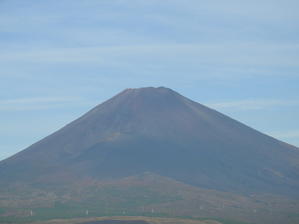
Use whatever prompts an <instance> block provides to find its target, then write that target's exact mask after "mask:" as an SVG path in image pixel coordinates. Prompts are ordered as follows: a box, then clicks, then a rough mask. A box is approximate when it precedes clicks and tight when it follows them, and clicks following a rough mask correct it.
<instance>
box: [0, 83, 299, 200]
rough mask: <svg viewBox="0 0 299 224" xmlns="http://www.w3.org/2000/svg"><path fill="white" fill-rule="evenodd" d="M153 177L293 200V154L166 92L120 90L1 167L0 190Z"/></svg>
mask: <svg viewBox="0 0 299 224" xmlns="http://www.w3.org/2000/svg"><path fill="white" fill-rule="evenodd" d="M145 173H151V174H154V175H157V176H159V177H163V178H170V179H171V180H173V181H176V182H178V183H182V184H185V185H188V186H192V187H194V188H201V189H209V190H216V191H221V192H231V193H234V194H239V195H251V194H273V195H284V196H286V197H299V190H298V189H299V151H298V148H296V147H294V146H291V145H288V144H286V143H283V142H281V141H278V140H276V139H274V138H272V137H270V136H267V135H265V134H262V133H260V132H258V131H256V130H254V129H252V128H250V127H248V126H246V125H244V124H242V123H240V122H238V121H236V120H233V119H231V118H229V117H227V116H225V115H223V114H221V113H219V112H217V111H215V110H213V109H210V108H208V107H206V106H204V105H201V104H199V103H196V102H194V101H192V100H190V99H188V98H186V97H184V96H182V95H180V94H178V93H177V92H175V91H173V90H171V89H168V88H164V87H159V88H152V87H149V88H139V89H126V90H124V91H122V92H121V93H119V94H118V95H116V96H114V97H113V98H111V99H109V100H107V101H106V102H104V103H102V104H100V105H98V106H96V107H95V108H94V109H92V110H90V111H89V112H87V113H86V114H84V115H83V116H82V117H80V118H78V119H77V120H75V121H73V122H71V123H70V124H68V125H66V126H65V127H63V128H62V129H60V130H58V131H57V132H55V133H53V134H52V135H50V136H48V137H46V138H44V139H42V140H41V141H39V142H37V143H35V144H33V145H32V146H30V147H28V148H27V149H25V150H23V151H21V152H20V153H17V154H16V155H14V156H12V157H10V158H8V159H6V160H4V161H1V162H0V185H1V186H13V185H14V184H16V183H18V184H20V183H21V184H27V185H28V184H29V185H32V184H33V185H34V186H39V187H40V188H41V189H43V188H44V187H45V186H46V187H47V188H51V186H55V189H56V188H57V187H58V186H69V187H70V188H71V187H72V186H74V185H78V184H79V183H84V182H86V181H90V180H92V181H97V182H101V183H104V182H109V181H114V180H120V179H123V178H127V177H137V176H140V175H143V174H145Z"/></svg>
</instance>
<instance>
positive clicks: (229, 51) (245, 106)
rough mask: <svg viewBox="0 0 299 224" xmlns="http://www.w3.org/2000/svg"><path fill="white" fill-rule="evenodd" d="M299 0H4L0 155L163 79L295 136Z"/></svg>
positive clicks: (278, 133) (298, 134) (281, 135)
mask: <svg viewBox="0 0 299 224" xmlns="http://www.w3.org/2000/svg"><path fill="white" fill-rule="evenodd" d="M298 8H299V2H298V1H297V0H271V1H270V0H259V1H257V0H251V1H241V0H239V1H233V0H227V1H223V0H218V1H216V0H209V1H199V0H184V1H182V0H84V1H83V0H51V1H40V0H26V1H22V0H0V90H1V91H0V114H1V116H0V160H1V159H4V158H6V157H8V156H10V155H12V154H14V153H16V152H18V151H20V150H22V149H24V148H26V147H28V146H29V145H30V144H32V143H34V142H35V141H37V140H39V139H41V138H43V137H45V136H47V135H48V134H50V133H52V132H54V131H55V130H57V129H59V128H60V127H62V126H63V125H65V124H67V123H68V122H70V121H72V120H73V119H75V118H77V117H78V116H80V115H82V114H83V113H84V112H86V111H87V110H89V109H91V108H92V107H94V106H95V105H97V104H99V103H101V102H102V101H104V100H106V99H108V98H110V97H112V96H113V95H115V94H117V93H118V92H119V91H121V90H123V89H125V88H134V87H144V86H166V87H169V88H172V89H174V90H176V91H178V92H180V93H181V94H183V95H185V96H187V97H189V98H191V99H193V100H195V101H198V102H200V103H203V104H205V105H208V106H210V107H212V108H214V109H216V110H218V111H220V112H223V113H225V114H227V115H229V116H231V117H233V118H235V119H237V120H239V121H241V122H243V123H245V124H247V125H249V126H251V127H253V128H255V129H258V130H260V131H262V132H264V133H266V134H269V135H271V136H274V137H276V138H278V139H280V140H283V141H286V142H288V143H291V144H294V145H297V146H299V119H298V114H299V13H298Z"/></svg>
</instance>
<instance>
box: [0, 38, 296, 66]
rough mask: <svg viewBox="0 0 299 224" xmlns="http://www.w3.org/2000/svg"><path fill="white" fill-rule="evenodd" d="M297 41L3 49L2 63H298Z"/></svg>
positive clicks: (269, 64)
mask: <svg viewBox="0 0 299 224" xmlns="http://www.w3.org/2000/svg"><path fill="white" fill-rule="evenodd" d="M298 52H299V45H298V44H286V45H264V44H250V43H246V44H148V45H122V46H108V47H80V48H56V49H38V50H25V49H23V50H22V51H10V52H3V53H2V55H0V60H1V62H2V63H5V62H27V63H82V64H86V63H90V64H95V63H96V64H97V65H101V64H102V65H106V66H107V65H113V66H116V65H124V64H125V65H126V64H130V65H134V66H136V61H137V62H138V63H144V64H148V61H149V60H150V61H152V62H157V63H158V64H159V63H163V64H165V63H169V62H170V63H180V64H182V65H186V66H188V65H195V66H196V65H198V64H199V63H204V64H213V65H219V64H223V65H238V66H239V65H241V66H248V65H250V66H253V65H254V66H295V67H298V66H299V62H298V60H296V59H297V57H295V55H296V54H297V53H298Z"/></svg>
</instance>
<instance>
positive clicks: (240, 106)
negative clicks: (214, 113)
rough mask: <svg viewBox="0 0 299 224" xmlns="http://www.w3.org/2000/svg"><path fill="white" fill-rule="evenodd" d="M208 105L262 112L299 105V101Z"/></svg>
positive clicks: (240, 102)
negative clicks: (272, 108) (262, 110)
mask: <svg viewBox="0 0 299 224" xmlns="http://www.w3.org/2000/svg"><path fill="white" fill-rule="evenodd" d="M207 105H208V106H210V107H212V108H215V109H233V110H261V109H265V108H269V107H270V108H271V107H278V106H295V105H299V100H281V99H256V100H239V101H226V102H218V103H208V104H207Z"/></svg>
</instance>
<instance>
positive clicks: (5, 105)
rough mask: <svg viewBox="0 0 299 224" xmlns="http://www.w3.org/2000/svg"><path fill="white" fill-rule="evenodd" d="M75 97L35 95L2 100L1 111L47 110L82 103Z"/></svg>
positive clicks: (0, 101)
mask: <svg viewBox="0 0 299 224" xmlns="http://www.w3.org/2000/svg"><path fill="white" fill-rule="evenodd" d="M82 104H84V101H83V100H82V99H81V98H75V97H35V98H18V99H6V100H0V111H24V110H47V109H51V108H57V107H65V106H67V105H68V106H69V105H82Z"/></svg>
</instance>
